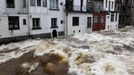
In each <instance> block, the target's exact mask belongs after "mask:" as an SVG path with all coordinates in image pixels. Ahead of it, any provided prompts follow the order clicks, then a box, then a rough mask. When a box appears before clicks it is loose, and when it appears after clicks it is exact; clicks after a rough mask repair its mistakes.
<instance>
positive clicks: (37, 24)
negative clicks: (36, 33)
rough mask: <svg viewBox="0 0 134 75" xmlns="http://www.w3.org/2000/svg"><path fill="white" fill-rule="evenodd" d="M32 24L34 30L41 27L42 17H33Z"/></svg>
mask: <svg viewBox="0 0 134 75" xmlns="http://www.w3.org/2000/svg"><path fill="white" fill-rule="evenodd" d="M32 26H33V28H32V29H33V30H34V29H41V27H40V26H41V19H40V18H32Z"/></svg>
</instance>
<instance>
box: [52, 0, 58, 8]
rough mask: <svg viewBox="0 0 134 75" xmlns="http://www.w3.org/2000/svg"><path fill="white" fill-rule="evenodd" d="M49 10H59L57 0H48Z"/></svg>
mask: <svg viewBox="0 0 134 75" xmlns="http://www.w3.org/2000/svg"><path fill="white" fill-rule="evenodd" d="M50 9H54V10H55V9H59V0H50Z"/></svg>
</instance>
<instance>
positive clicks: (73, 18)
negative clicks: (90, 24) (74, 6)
mask: <svg viewBox="0 0 134 75" xmlns="http://www.w3.org/2000/svg"><path fill="white" fill-rule="evenodd" d="M72 25H73V26H79V17H72Z"/></svg>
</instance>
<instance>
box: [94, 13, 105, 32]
mask: <svg viewBox="0 0 134 75" xmlns="http://www.w3.org/2000/svg"><path fill="white" fill-rule="evenodd" d="M105 18H106V14H105V13H94V14H93V28H92V30H93V31H100V30H104V29H105Z"/></svg>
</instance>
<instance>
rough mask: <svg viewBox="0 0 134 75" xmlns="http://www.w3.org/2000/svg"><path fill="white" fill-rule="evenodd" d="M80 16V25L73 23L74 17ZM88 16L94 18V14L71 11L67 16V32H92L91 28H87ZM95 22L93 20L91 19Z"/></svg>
mask: <svg viewBox="0 0 134 75" xmlns="http://www.w3.org/2000/svg"><path fill="white" fill-rule="evenodd" d="M73 17H79V26H73V25H72V18H73ZM87 17H91V18H93V16H92V14H85V13H69V14H68V16H67V34H68V35H72V34H74V33H73V32H74V31H75V33H79V30H80V32H91V31H92V29H91V28H87ZM91 22H92V24H93V20H92V21H91Z"/></svg>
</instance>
